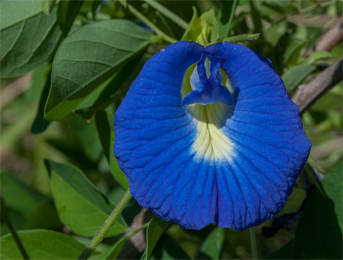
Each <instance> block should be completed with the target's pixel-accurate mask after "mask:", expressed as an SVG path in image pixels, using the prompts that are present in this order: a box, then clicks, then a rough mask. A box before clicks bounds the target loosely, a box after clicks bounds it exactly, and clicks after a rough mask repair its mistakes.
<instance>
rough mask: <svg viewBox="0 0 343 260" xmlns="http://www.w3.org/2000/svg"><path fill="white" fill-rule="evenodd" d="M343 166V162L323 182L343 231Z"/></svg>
mask: <svg viewBox="0 0 343 260" xmlns="http://www.w3.org/2000/svg"><path fill="white" fill-rule="evenodd" d="M342 166H343V162H341V163H340V164H339V165H338V166H336V168H334V169H333V170H332V171H331V172H330V173H329V174H328V175H327V176H326V177H325V178H324V179H323V180H322V182H321V184H322V187H323V189H324V191H325V193H326V195H327V196H328V197H329V198H330V199H331V200H332V201H333V202H334V205H335V206H334V208H335V213H336V216H337V220H338V223H339V226H340V228H341V229H342V217H343V216H342V204H343V203H342V199H343V183H342V170H343V169H342Z"/></svg>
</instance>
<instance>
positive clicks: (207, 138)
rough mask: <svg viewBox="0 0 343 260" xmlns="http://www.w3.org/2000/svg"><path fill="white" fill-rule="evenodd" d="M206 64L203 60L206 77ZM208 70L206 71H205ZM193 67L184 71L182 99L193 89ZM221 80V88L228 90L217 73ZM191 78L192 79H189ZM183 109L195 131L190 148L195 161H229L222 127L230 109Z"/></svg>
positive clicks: (197, 106) (215, 106) (195, 106)
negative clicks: (191, 119) (186, 112)
mask: <svg viewBox="0 0 343 260" xmlns="http://www.w3.org/2000/svg"><path fill="white" fill-rule="evenodd" d="M206 63H208V65H210V64H209V62H208V61H207V60H206V62H205V67H206V74H207V72H208V74H207V75H206V76H207V77H209V76H210V70H209V67H210V66H206ZM207 68H208V69H207ZM194 71H196V65H192V66H191V67H189V68H188V70H187V72H186V74H185V76H184V80H183V84H182V89H181V94H182V98H183V97H184V96H186V95H187V94H188V93H189V92H190V91H192V90H195V89H197V88H198V87H197V86H196V85H197V84H196V81H197V78H198V76H197V73H194ZM220 75H221V77H222V78H223V82H222V85H223V86H225V87H227V89H228V90H229V91H230V90H231V85H230V84H229V80H228V78H227V76H226V74H225V73H224V72H223V71H221V73H220ZM191 77H192V79H191ZM185 108H186V109H187V111H188V112H189V113H190V114H191V115H192V117H193V123H194V124H195V126H196V128H197V130H198V131H197V135H196V138H195V140H194V143H193V145H192V152H194V153H195V159H196V160H199V161H201V160H203V159H206V160H215V161H218V160H219V161H220V160H228V161H231V159H232V155H233V151H234V149H233V143H232V141H231V140H230V139H229V137H228V136H227V135H226V134H225V133H224V131H223V127H224V126H225V125H226V120H227V119H228V118H229V116H230V114H231V113H230V111H231V107H230V106H229V105H225V104H222V103H220V102H218V103H215V104H207V105H201V104H192V105H186V106H185Z"/></svg>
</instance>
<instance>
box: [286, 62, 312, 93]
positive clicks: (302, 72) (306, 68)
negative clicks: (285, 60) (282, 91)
mask: <svg viewBox="0 0 343 260" xmlns="http://www.w3.org/2000/svg"><path fill="white" fill-rule="evenodd" d="M315 69H316V67H315V66H311V65H298V66H294V67H292V68H290V69H289V70H287V71H286V72H285V74H283V75H282V77H281V78H282V80H283V82H284V83H285V87H286V90H287V91H288V92H291V91H292V90H294V89H295V88H296V87H297V86H298V85H299V84H300V83H301V82H302V81H303V80H304V79H305V78H306V77H307V76H309V75H310V74H311V73H312V72H313V71H314V70H315Z"/></svg>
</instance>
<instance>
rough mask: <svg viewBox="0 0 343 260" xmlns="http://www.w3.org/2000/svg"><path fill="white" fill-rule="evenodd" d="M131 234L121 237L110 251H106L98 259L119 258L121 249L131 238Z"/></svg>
mask: <svg viewBox="0 0 343 260" xmlns="http://www.w3.org/2000/svg"><path fill="white" fill-rule="evenodd" d="M129 238H130V237H129V236H125V237H122V238H121V239H119V240H118V241H117V242H116V243H115V244H114V245H113V246H112V247H111V248H110V249H109V250H108V251H106V252H105V253H104V254H103V255H101V256H100V257H99V258H98V260H103V259H106V260H107V259H117V257H118V255H119V253H120V250H121V249H122V248H123V246H124V244H125V242H126V241H127V240H129Z"/></svg>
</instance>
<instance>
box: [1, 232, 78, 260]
mask: <svg viewBox="0 0 343 260" xmlns="http://www.w3.org/2000/svg"><path fill="white" fill-rule="evenodd" d="M17 233H18V235H19V238H20V240H21V241H22V243H23V245H24V247H25V249H26V252H27V254H28V255H29V257H30V259H77V257H78V256H79V255H80V254H81V252H82V251H83V249H84V248H85V246H84V245H82V244H81V243H79V242H77V241H76V240H74V239H73V238H71V237H70V236H67V235H65V234H62V233H58V232H54V231H48V230H30V231H19V232H17ZM0 245H1V246H0V258H1V259H23V257H22V255H21V254H20V251H19V249H18V246H17V244H16V243H15V242H14V239H13V237H12V235H11V234H7V235H5V236H2V237H1V238H0Z"/></svg>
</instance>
